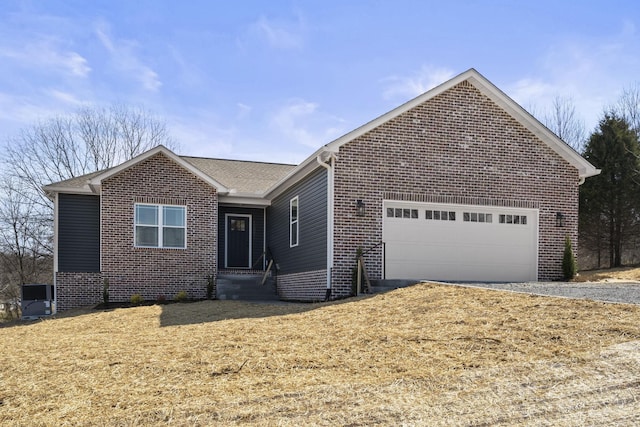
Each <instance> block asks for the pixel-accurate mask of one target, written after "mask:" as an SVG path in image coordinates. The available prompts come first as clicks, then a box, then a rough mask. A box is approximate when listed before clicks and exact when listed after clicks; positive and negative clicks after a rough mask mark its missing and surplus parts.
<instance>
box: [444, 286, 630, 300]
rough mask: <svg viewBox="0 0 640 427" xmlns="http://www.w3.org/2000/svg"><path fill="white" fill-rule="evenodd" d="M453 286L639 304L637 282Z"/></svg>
mask: <svg viewBox="0 0 640 427" xmlns="http://www.w3.org/2000/svg"><path fill="white" fill-rule="evenodd" d="M454 285H458V286H469V287H475V288H489V289H503V290H507V291H513V292H520V293H527V294H534V295H549V296H558V297H566V298H577V299H589V300H595V301H604V302H615V303H628V304H640V283H639V282H628V283H627V282H625V283H619V282H584V283H566V282H532V283H455V284H454Z"/></svg>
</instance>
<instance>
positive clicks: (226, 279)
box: [216, 274, 280, 301]
mask: <svg viewBox="0 0 640 427" xmlns="http://www.w3.org/2000/svg"><path fill="white" fill-rule="evenodd" d="M261 282H262V275H259V276H258V275H247V274H222V275H219V276H218V280H217V282H216V298H217V299H221V300H240V301H279V300H280V297H279V296H278V293H277V290H276V284H275V281H274V280H273V279H272V278H270V277H269V278H267V281H266V282H265V284H264V285H262V284H261Z"/></svg>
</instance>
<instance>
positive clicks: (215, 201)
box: [44, 69, 599, 310]
mask: <svg viewBox="0 0 640 427" xmlns="http://www.w3.org/2000/svg"><path fill="white" fill-rule="evenodd" d="M598 173H599V170H597V169H596V168H594V167H593V166H592V165H591V164H590V163H588V162H587V161H586V160H585V159H583V158H582V157H581V156H580V154H578V153H577V152H576V151H574V150H573V149H572V148H571V147H569V146H568V145H567V144H565V143H564V142H563V141H562V140H560V139H559V138H558V137H557V136H556V135H555V134H553V133H552V132H551V131H550V130H549V129H547V128H546V127H545V126H544V125H542V124H541V123H540V122H539V121H538V120H536V119H535V118H534V117H533V116H532V115H530V114H529V113H528V112H527V111H525V110H524V109H523V108H522V107H520V106H519V105H518V104H517V103H516V102H514V101H513V100H512V99H510V98H509V97H508V96H507V95H505V94H504V93H503V92H502V91H501V90H500V89H498V88H497V87H496V86H494V85H493V84H492V83H491V82H489V81H488V80H487V79H486V78H485V77H483V76H482V75H481V74H479V73H478V72H477V71H476V70H474V69H470V70H468V71H466V72H464V73H462V74H460V75H458V76H456V77H454V78H452V79H451V80H449V81H447V82H444V83H442V84H441V85H439V86H437V87H435V88H433V89H431V90H429V91H428V92H426V93H424V94H422V95H420V96H418V97H416V98H415V99H413V100H411V101H409V102H407V103H405V104H403V105H400V106H399V107H397V108H395V109H393V110H391V111H389V112H388V113H386V114H384V115H382V116H380V117H378V118H376V119H374V120H372V121H370V122H369V123H366V124H364V125H363V126H361V127H359V128H357V129H355V130H353V131H351V132H349V133H347V134H345V135H344V136H342V137H340V138H338V139H336V140H334V141H332V142H329V143H328V144H326V145H324V146H323V147H320V148H319V149H318V150H317V151H316V152H315V153H313V154H312V155H311V156H310V157H308V158H307V159H306V160H305V161H303V162H302V163H301V164H299V165H284V164H274V163H263V162H250V161H237V160H223V159H210V158H197V157H188V156H179V155H177V154H175V153H174V152H172V151H170V150H169V149H167V148H165V147H163V146H158V147H155V148H153V149H151V150H149V151H147V152H145V153H143V154H141V155H139V156H137V157H135V158H133V159H131V160H129V161H126V162H124V163H122V164H120V165H118V166H115V167H113V168H110V169H107V170H103V171H99V172H95V173H91V174H88V175H85V176H81V177H77V178H73V179H70V180H66V181H62V182H57V183H53V184H50V185H48V186H46V187H44V191H45V192H46V193H47V194H48V196H49V197H50V198H51V199H52V200H53V201H54V205H55V217H54V227H55V230H54V235H55V242H54V243H55V251H54V285H55V298H56V306H57V309H58V310H66V309H70V308H73V307H78V306H82V305H88V304H96V303H99V302H102V299H103V285H104V284H105V283H108V285H109V293H110V300H111V301H128V300H129V298H130V297H131V295H133V294H140V295H141V296H142V297H143V298H145V299H149V300H154V299H156V298H158V296H160V295H162V296H166V297H167V298H171V297H173V296H174V295H175V294H176V293H178V292H179V291H186V292H187V294H188V296H189V297H191V298H204V297H205V295H206V291H207V284H208V283H213V284H214V286H215V284H216V283H217V282H216V280H217V279H219V278H220V277H223V276H224V275H233V274H236V275H241V274H247V275H249V274H255V275H260V274H262V273H263V272H264V271H265V270H267V268H268V269H269V272H270V274H271V275H272V276H273V277H274V278H275V285H274V286H275V288H274V293H275V292H277V295H278V297H279V298H280V299H283V300H290V301H320V300H325V299H336V298H342V297H345V296H349V295H350V294H352V275H353V270H354V267H355V265H356V261H355V259H356V254H357V253H358V252H359V251H361V252H364V256H363V258H364V263H365V266H366V270H367V272H368V276H369V278H371V279H372V280H375V279H377V280H380V279H412V280H422V279H425V280H441V281H463V282H464V281H472V282H481V281H500V282H512V281H513V282H523V281H538V280H556V279H560V278H561V277H562V269H561V265H562V256H563V250H564V242H565V238H566V236H569V237H570V238H571V240H572V242H573V244H574V248H577V244H578V242H577V237H578V187H579V185H580V184H581V183H582V182H584V180H585V179H586V178H588V177H590V176H593V175H596V174H598ZM214 292H215V294H218V293H219V290H215V289H214Z"/></svg>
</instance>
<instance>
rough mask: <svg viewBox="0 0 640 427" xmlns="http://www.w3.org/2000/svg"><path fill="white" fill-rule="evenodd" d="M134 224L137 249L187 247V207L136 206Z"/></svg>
mask: <svg viewBox="0 0 640 427" xmlns="http://www.w3.org/2000/svg"><path fill="white" fill-rule="evenodd" d="M134 224H135V231H134V242H135V246H136V247H140V248H175V249H185V248H186V247H187V207H186V206H173V205H148V204H136V205H135V218H134Z"/></svg>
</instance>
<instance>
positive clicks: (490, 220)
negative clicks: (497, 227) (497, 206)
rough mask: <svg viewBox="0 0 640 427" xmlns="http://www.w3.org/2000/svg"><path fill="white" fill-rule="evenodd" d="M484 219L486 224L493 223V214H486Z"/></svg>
mask: <svg viewBox="0 0 640 427" xmlns="http://www.w3.org/2000/svg"><path fill="white" fill-rule="evenodd" d="M484 219H485V221H486V222H493V215H492V214H486V215H485V216H484Z"/></svg>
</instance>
